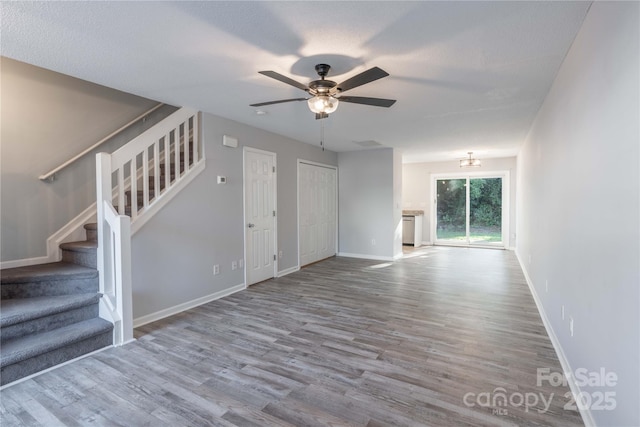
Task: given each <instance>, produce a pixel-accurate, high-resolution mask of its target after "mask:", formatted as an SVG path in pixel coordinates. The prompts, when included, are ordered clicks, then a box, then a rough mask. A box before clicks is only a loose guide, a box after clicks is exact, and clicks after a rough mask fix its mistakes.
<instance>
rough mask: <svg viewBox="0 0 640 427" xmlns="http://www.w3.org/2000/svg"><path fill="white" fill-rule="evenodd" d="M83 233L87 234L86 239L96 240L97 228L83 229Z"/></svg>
mask: <svg viewBox="0 0 640 427" xmlns="http://www.w3.org/2000/svg"><path fill="white" fill-rule="evenodd" d="M85 233H86V235H87V240H89V241H90V242H97V241H98V230H85Z"/></svg>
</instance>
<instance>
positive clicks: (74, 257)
mask: <svg viewBox="0 0 640 427" xmlns="http://www.w3.org/2000/svg"><path fill="white" fill-rule="evenodd" d="M85 231H86V235H87V240H86V241H82V242H72V243H64V244H62V245H60V249H62V261H60V262H54V263H49V264H40V265H34V266H28V267H18V268H10V269H4V270H2V271H0V289H1V292H2V293H1V298H2V299H1V301H0V340H1V343H2V352H1V353H0V367H1V377H0V384H1V385H5V384H8V383H10V382H13V381H15V380H18V379H20V378H24V377H26V376H28V375H31V374H33V373H36V372H39V371H41V370H43V369H47V368H50V367H52V366H55V365H58V364H60V363H63V362H66V361H68V360H71V359H74V358H76V357H79V356H82V355H84V354H87V353H90V352H92V351H95V350H98V349H100V348H103V347H106V346H109V345H111V344H112V343H113V324H111V323H110V322H108V321H106V320H104V319H101V318H99V317H98V311H99V302H100V297H101V295H100V294H99V293H98V271H97V270H96V249H97V247H98V241H97V236H96V225H95V224H87V225H85Z"/></svg>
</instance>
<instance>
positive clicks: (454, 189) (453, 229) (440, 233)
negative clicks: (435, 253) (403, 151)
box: [437, 178, 502, 243]
mask: <svg viewBox="0 0 640 427" xmlns="http://www.w3.org/2000/svg"><path fill="white" fill-rule="evenodd" d="M469 182H470V188H469V239H470V241H471V242H474V243H478V242H500V241H501V240H502V233H501V225H502V179H501V178H473V179H470V180H469ZM466 196H467V180H466V179H443V180H438V181H437V197H438V204H437V215H438V218H437V225H438V227H437V238H438V239H454V240H466V239H467V235H466V215H467V210H466Z"/></svg>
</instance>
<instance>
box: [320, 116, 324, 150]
mask: <svg viewBox="0 0 640 427" xmlns="http://www.w3.org/2000/svg"><path fill="white" fill-rule="evenodd" d="M320 147H322V151H324V122H320Z"/></svg>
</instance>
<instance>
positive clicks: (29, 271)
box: [0, 262, 98, 285]
mask: <svg viewBox="0 0 640 427" xmlns="http://www.w3.org/2000/svg"><path fill="white" fill-rule="evenodd" d="M95 277H98V271H97V270H96V269H95V268H89V267H83V266H81V265H77V264H72V263H69V262H51V263H47V264H38V265H30V266H25V267H15V268H6V269H3V270H0V283H1V284H3V285H4V284H10V283H11V284H13V283H32V282H46V281H49V280H65V279H90V278H95Z"/></svg>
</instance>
